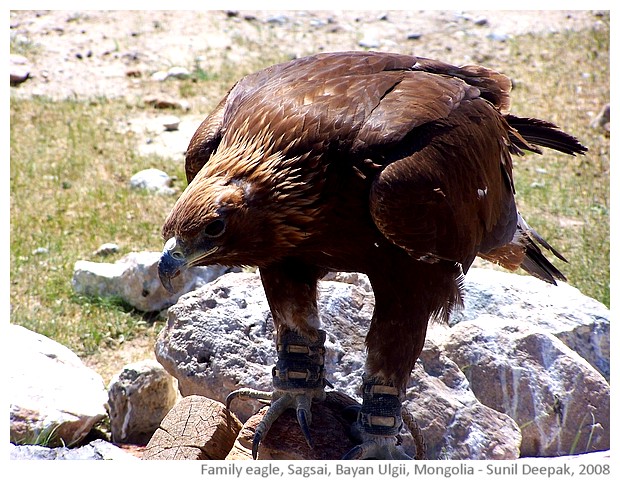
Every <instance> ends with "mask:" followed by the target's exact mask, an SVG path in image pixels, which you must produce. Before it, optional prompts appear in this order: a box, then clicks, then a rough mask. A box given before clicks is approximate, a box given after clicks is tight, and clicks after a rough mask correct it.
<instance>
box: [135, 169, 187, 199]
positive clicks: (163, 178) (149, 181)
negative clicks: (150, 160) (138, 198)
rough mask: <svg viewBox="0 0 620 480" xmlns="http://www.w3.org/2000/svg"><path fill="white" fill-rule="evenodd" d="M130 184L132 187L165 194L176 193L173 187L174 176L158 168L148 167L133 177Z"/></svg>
mask: <svg viewBox="0 0 620 480" xmlns="http://www.w3.org/2000/svg"><path fill="white" fill-rule="evenodd" d="M129 184H130V185H131V187H132V188H142V189H145V190H149V191H152V192H156V193H161V194H164V195H173V194H175V193H176V190H175V189H174V188H171V187H170V185H171V184H172V178H171V177H170V176H169V175H168V174H167V173H166V172H164V171H162V170H159V169H157V168H147V169H146V170H142V171H140V172H138V173H136V174H135V175H133V176H132V177H131V179H130V180H129Z"/></svg>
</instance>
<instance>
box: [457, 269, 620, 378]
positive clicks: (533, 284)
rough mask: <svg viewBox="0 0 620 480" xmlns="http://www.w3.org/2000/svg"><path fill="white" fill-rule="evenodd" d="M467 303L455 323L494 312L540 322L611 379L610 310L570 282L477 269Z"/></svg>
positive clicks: (469, 282)
mask: <svg viewBox="0 0 620 480" xmlns="http://www.w3.org/2000/svg"><path fill="white" fill-rule="evenodd" d="M464 287H465V295H464V300H465V308H464V309H462V310H461V311H460V312H456V313H455V314H453V315H452V317H451V318H450V324H451V325H456V324H457V323H460V322H464V321H469V320H475V319H477V318H479V317H480V316H486V315H491V316H494V317H496V318H497V319H498V320H514V321H515V322H516V323H520V324H528V325H536V326H537V327H538V328H541V329H543V330H545V331H547V332H549V333H551V334H553V335H555V336H556V337H558V338H559V339H560V340H562V342H564V343H565V344H566V345H567V346H568V347H569V348H570V349H572V350H574V351H575V352H577V353H578V354H579V355H581V356H582V357H583V358H585V359H586V360H587V361H588V362H589V363H590V364H591V365H592V366H593V367H594V368H596V369H597V370H598V371H599V372H600V373H601V374H602V375H603V376H604V377H605V378H606V379H607V380H608V381H609V370H610V369H609V345H610V340H609V338H610V333H609V332H610V328H609V318H610V315H609V309H608V308H607V307H606V306H605V305H603V304H602V303H600V302H598V301H596V300H594V299H593V298H590V297H588V296H586V295H584V294H582V293H581V292H580V291H579V290H577V289H576V288H575V287H572V286H570V285H569V284H567V283H563V282H558V285H550V284H548V283H545V282H543V281H541V280H538V279H537V278H534V277H530V276H526V275H515V274H512V273H506V272H502V271H497V270H488V269H482V268H472V269H471V270H470V271H469V272H468V273H467V275H466V276H465V283H464Z"/></svg>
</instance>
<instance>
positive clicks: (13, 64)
mask: <svg viewBox="0 0 620 480" xmlns="http://www.w3.org/2000/svg"><path fill="white" fill-rule="evenodd" d="M9 73H10V77H11V86H16V85H19V84H20V83H23V82H25V81H26V80H28V78H29V77H30V62H29V61H28V59H27V58H26V57H24V56H22V55H16V54H14V53H11V54H10V55H9Z"/></svg>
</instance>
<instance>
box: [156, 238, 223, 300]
mask: <svg viewBox="0 0 620 480" xmlns="http://www.w3.org/2000/svg"><path fill="white" fill-rule="evenodd" d="M218 249H219V247H218V246H214V247H212V248H210V249H208V250H206V251H202V252H198V253H196V254H193V255H186V254H185V251H184V249H183V246H182V245H181V244H180V242H178V241H177V239H176V237H172V238H170V239H169V240H168V241H167V242H166V244H165V245H164V251H163V252H162V254H161V257H160V258H159V265H158V267H157V270H158V273H159V280H160V281H161V284H162V285H163V286H164V288H165V289H166V290H168V292H170V293H174V292H175V290H176V289H175V288H174V286H173V285H172V279H173V278H175V277H177V276H178V275H180V274H181V273H183V271H185V270H187V269H188V268H189V267H193V266H194V265H197V264H200V262H201V261H203V260H204V259H205V258H206V257H208V256H209V255H212V254H213V253H215V252H216V251H217V250H218Z"/></svg>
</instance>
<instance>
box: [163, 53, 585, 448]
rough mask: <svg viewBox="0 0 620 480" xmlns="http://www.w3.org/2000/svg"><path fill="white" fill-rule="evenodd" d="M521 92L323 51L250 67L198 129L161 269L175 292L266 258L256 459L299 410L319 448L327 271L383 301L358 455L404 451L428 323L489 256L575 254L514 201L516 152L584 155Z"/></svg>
mask: <svg viewBox="0 0 620 480" xmlns="http://www.w3.org/2000/svg"><path fill="white" fill-rule="evenodd" d="M510 89H511V82H510V80H509V79H508V78H507V77H506V76H504V75H502V74H500V73H497V72H495V71H492V70H489V69H487V68H484V67H481V66H464V67H456V66H453V65H449V64H446V63H443V62H440V61H436V60H430V59H427V58H421V57H415V56H410V55H400V54H390V53H376V52H343V53H325V54H319V55H314V56H309V57H305V58H299V59H296V60H292V61H289V62H287V63H282V64H278V65H274V66H271V67H269V68H266V69H264V70H261V71H259V72H257V73H254V74H251V75H248V76H246V77H245V78H243V79H241V80H239V81H238V82H237V83H236V84H235V85H234V86H233V88H232V89H231V90H230V91H229V92H228V94H227V95H226V96H225V97H224V99H223V100H222V101H221V102H220V103H219V105H218V106H217V107H216V108H215V110H214V111H213V112H212V113H211V114H210V115H209V116H208V117H207V118H206V119H205V120H204V121H203V122H202V124H201V125H200V127H199V128H198V130H197V131H196V133H195V134H194V136H193V138H192V140H191V142H190V144H189V147H188V150H187V154H186V164H185V168H186V173H187V179H188V182H189V185H188V187H187V189H186V190H185V191H184V192H183V194H182V195H181V196H180V197H179V199H178V201H177V203H176V205H175V206H174V208H173V209H172V211H171V212H170V214H169V216H168V218H167V219H166V221H165V224H164V226H163V229H162V233H163V237H164V240H165V241H166V243H165V247H164V251H163V253H162V256H161V260H160V263H159V275H160V278H161V281H162V283H163V284H164V286H166V287H167V288H169V289H171V288H172V287H171V282H170V280H171V278H173V277H174V276H176V275H177V274H178V273H179V272H180V271H181V270H183V269H185V268H188V267H191V266H194V265H208V264H224V265H253V266H257V267H258V268H259V270H260V276H261V280H262V284H263V286H264V289H265V293H266V296H267V299H268V302H269V306H270V309H271V312H272V314H273V321H274V324H275V328H276V335H277V336H276V338H277V340H276V343H277V351H278V361H277V364H276V366H275V367H274V370H273V384H274V392H273V394H272V395H270V398H271V400H272V402H271V407H270V410H269V412H268V414H267V416H266V417H265V419H264V421H263V423H262V424H261V426H260V427H259V428H258V429H257V432H256V435H255V438H254V452H253V453H254V456H256V451H257V448H258V444H259V442H260V441H261V438H262V437H263V436H264V435H265V434H266V432H267V430H268V429H269V427H270V425H271V424H272V423H273V420H274V419H275V418H276V417H277V416H278V415H279V414H280V413H281V412H282V411H284V410H285V409H286V408H289V407H293V408H296V410H297V417H298V420H299V424H300V427H301V428H302V431H303V432H304V435H305V436H306V439H307V440H308V443H309V444H310V445H311V438H310V435H309V430H308V423H309V422H310V420H311V418H310V410H311V402H312V401H313V400H314V401H320V400H321V399H323V398H324V395H325V392H324V386H325V384H326V382H327V381H326V379H325V372H324V366H323V360H324V354H325V348H324V341H325V332H324V331H322V330H321V329H320V326H321V325H320V319H319V314H318V311H317V282H318V280H319V279H320V278H321V277H323V276H324V275H325V274H326V273H327V272H329V271H354V272H362V273H364V274H366V275H367V276H368V278H369V280H370V282H371V284H372V288H373V291H374V295H375V310H374V314H373V317H372V320H371V323H370V327H369V330H368V334H367V336H366V347H367V359H366V364H365V373H364V375H363V379H362V397H363V403H362V406H361V409H360V411H359V413H358V416H357V421H356V428H357V431H358V432H359V434H360V437H361V439H360V442H361V444H360V445H358V446H357V447H355V448H354V449H353V450H352V451H351V452H349V454H347V456H346V457H347V458H360V457H366V458H370V457H373V458H376V457H381V458H403V456H404V453H403V452H402V451H401V450H400V449H399V447H397V446H396V444H395V434H397V433H398V431H399V429H400V428H401V425H402V414H401V408H402V404H401V402H402V400H403V397H404V393H405V385H406V383H407V380H408V378H409V375H410V373H411V370H412V368H413V366H414V364H415V362H416V359H417V358H418V356H419V354H420V352H421V350H422V346H423V344H424V339H425V335H426V328H427V324H428V322H429V320H430V319H433V318H437V319H446V318H447V317H448V316H449V315H450V312H451V311H452V310H453V308H454V307H455V306H458V305H459V304H461V294H462V280H463V275H464V274H465V273H466V272H467V270H468V269H469V267H470V266H471V264H472V262H473V261H474V258H475V257H476V256H479V257H483V258H485V259H487V260H490V261H493V262H496V263H498V264H500V265H502V266H504V267H506V268H508V269H510V270H515V269H517V268H519V267H521V268H523V269H524V270H525V271H527V272H528V273H530V274H532V275H534V276H536V277H538V278H541V279H543V280H545V281H547V282H550V283H555V280H556V279H559V280H565V278H564V276H563V275H562V273H561V272H560V271H559V270H558V269H557V268H556V267H555V266H553V265H552V264H551V263H550V262H549V261H548V260H547V258H545V256H544V255H543V253H542V251H541V248H540V247H541V246H542V247H544V248H546V249H548V250H549V251H550V252H552V253H553V254H554V255H555V256H557V257H559V258H560V259H563V258H562V256H561V255H560V254H559V253H558V252H556V251H555V250H554V249H553V248H551V246H550V245H549V244H548V243H547V242H545V240H543V238H542V237H541V236H540V235H538V234H537V233H536V232H535V231H534V230H533V229H531V228H530V227H529V226H528V225H527V223H526V222H525V221H524V220H523V218H522V217H521V215H520V214H519V212H518V211H517V207H516V206H515V199H514V185H513V179H512V159H511V155H514V154H517V155H521V154H522V153H523V151H525V150H529V151H532V152H536V153H541V151H540V150H539V148H538V146H544V147H549V148H552V149H555V150H559V151H561V152H564V153H568V154H575V153H584V152H585V151H586V148H585V147H583V146H582V145H581V144H580V143H579V142H578V141H577V140H576V139H575V138H574V137H572V136H570V135H568V134H566V133H564V132H562V131H561V130H559V129H558V128H557V127H556V126H555V125H553V124H551V123H549V122H546V121H543V120H538V119H533V118H520V117H517V116H514V115H511V114H509V113H508V111H509V106H510V97H509V92H510ZM241 393H244V392H243V391H241ZM235 395H237V394H236V393H233V394H232V397H231V398H233V397H234V396H235Z"/></svg>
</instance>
